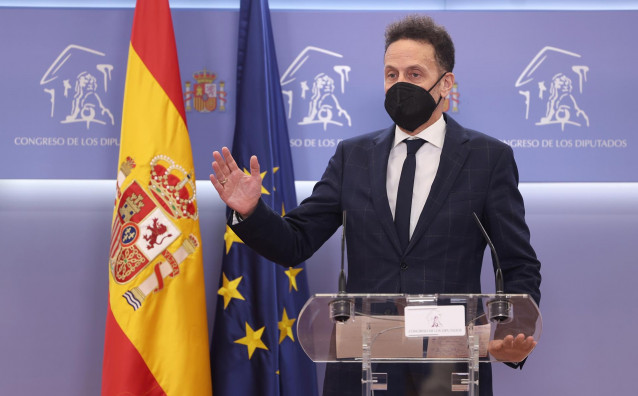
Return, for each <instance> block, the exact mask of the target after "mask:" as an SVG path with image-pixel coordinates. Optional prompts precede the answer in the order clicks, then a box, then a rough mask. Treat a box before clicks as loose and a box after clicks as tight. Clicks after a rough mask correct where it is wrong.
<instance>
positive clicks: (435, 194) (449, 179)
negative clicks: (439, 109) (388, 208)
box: [406, 115, 469, 252]
mask: <svg viewBox="0 0 638 396" xmlns="http://www.w3.org/2000/svg"><path fill="white" fill-rule="evenodd" d="M445 120H446V122H447V126H446V132H445V141H444V143H443V151H441V161H440V163H439V169H438V170H437V172H436V176H435V178H434V182H433V183H432V188H431V190H430V195H429V196H428V199H427V201H426V202H425V206H424V207H423V211H422V212H421V216H420V217H419V222H418V223H417V225H416V228H415V229H414V233H413V234H412V238H411V239H410V244H409V245H408V247H407V249H406V252H407V251H409V250H410V249H412V247H413V246H414V245H415V244H416V243H417V242H418V240H419V239H420V238H421V236H423V234H425V231H426V230H427V229H428V227H429V225H430V223H431V222H432V219H433V218H434V216H435V215H436V214H437V212H438V211H439V209H440V208H441V205H443V202H445V199H446V198H447V196H448V194H449V192H450V189H451V188H452V185H453V184H454V181H455V180H456V178H457V177H458V175H459V172H460V171H461V169H462V168H463V164H464V163H465V160H466V158H467V156H468V154H469V145H468V144H465V143H466V142H467V140H468V137H467V135H466V134H465V131H464V129H463V127H461V126H460V125H459V124H458V123H457V122H456V121H454V120H453V119H452V118H451V117H449V116H447V115H445Z"/></svg>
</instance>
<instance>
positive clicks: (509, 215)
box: [484, 146, 541, 369]
mask: <svg viewBox="0 0 638 396" xmlns="http://www.w3.org/2000/svg"><path fill="white" fill-rule="evenodd" d="M489 191H490V192H489V194H488V198H487V202H486V211H485V216H484V217H485V221H486V228H487V232H488V233H489V234H490V235H491V236H492V237H491V238H492V242H493V243H494V246H495V248H496V251H497V253H498V255H499V258H500V265H501V269H502V270H503V278H504V284H505V285H504V286H505V292H506V293H513V294H518V293H521V294H529V295H530V296H531V297H532V298H533V299H534V301H535V302H536V304H539V303H540V298H541V293H540V283H541V274H540V262H539V261H538V259H537V257H536V253H535V252H534V249H533V248H532V246H531V243H530V232H529V228H528V226H527V223H526V222H525V206H524V203H523V197H522V195H521V193H520V191H519V189H518V169H517V167H516V162H515V160H514V153H513V152H512V149H511V148H510V147H509V146H506V147H505V149H504V150H503V152H502V153H501V155H500V158H499V159H498V161H497V163H496V166H495V168H494V172H493V176H492V179H491V181H490V189H489ZM528 321H529V323H526V322H528ZM519 325H520V327H521V329H527V328H530V327H533V326H535V320H534V319H533V318H526V320H523V322H521V323H519ZM521 331H522V332H524V333H527V331H525V330H521ZM496 333H499V331H498V328H497V329H496ZM508 333H509V331H508ZM527 335H529V334H527ZM526 360H527V359H525V360H523V361H522V362H518V363H505V364H506V365H507V366H510V367H512V368H519V369H522V368H523V365H524V364H525V361H526Z"/></svg>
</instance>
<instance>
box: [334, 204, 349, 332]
mask: <svg viewBox="0 0 638 396" xmlns="http://www.w3.org/2000/svg"><path fill="white" fill-rule="evenodd" d="M345 248H346V211H345V210H344V211H343V235H342V236H341V272H340V273H339V296H345V295H346V273H345V271H344V260H345ZM353 305H354V304H353V303H352V301H351V300H349V299H347V298H338V299H336V300H333V301H331V302H330V317H331V318H332V320H333V321H336V322H341V323H343V322H347V321H348V319H350V316H352V311H353V310H354V307H353Z"/></svg>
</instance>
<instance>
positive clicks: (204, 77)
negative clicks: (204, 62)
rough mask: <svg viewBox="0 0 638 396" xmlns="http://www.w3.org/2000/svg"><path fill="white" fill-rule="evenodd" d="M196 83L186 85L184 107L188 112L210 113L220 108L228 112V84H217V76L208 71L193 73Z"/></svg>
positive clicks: (186, 83) (221, 82) (187, 82)
mask: <svg viewBox="0 0 638 396" xmlns="http://www.w3.org/2000/svg"><path fill="white" fill-rule="evenodd" d="M193 78H194V79H195V83H194V84H193V83H191V82H190V81H186V82H185V83H184V86H185V87H184V106H186V111H193V109H194V110H195V111H197V112H199V113H210V112H212V111H215V109H217V108H218V107H219V111H226V100H227V99H226V83H225V82H224V81H220V82H219V86H218V85H217V83H216V82H215V79H217V75H216V74H215V73H212V72H209V71H207V70H206V69H204V70H200V71H198V72H195V73H193Z"/></svg>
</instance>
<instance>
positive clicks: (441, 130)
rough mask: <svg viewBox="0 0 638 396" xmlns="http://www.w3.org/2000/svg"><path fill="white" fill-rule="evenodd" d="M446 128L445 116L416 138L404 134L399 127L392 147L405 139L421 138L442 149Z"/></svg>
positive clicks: (415, 136) (396, 129)
mask: <svg viewBox="0 0 638 396" xmlns="http://www.w3.org/2000/svg"><path fill="white" fill-rule="evenodd" d="M445 127H446V123H445V118H444V117H443V115H441V118H439V119H438V120H437V121H436V122H435V123H434V124H432V125H430V126H429V127H427V128H426V129H424V130H423V131H421V132H419V133H418V134H417V135H414V136H412V135H408V134H407V133H405V132H403V131H402V130H401V129H400V128H399V126H396V127H395V129H394V145H393V146H392V147H393V148H394V147H396V146H397V145H398V144H399V143H401V142H402V141H404V140H405V139H410V138H411V139H414V138H420V139H425V140H427V142H428V143H430V144H432V145H434V146H435V147H438V148H442V147H443V140H444V139H445Z"/></svg>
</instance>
